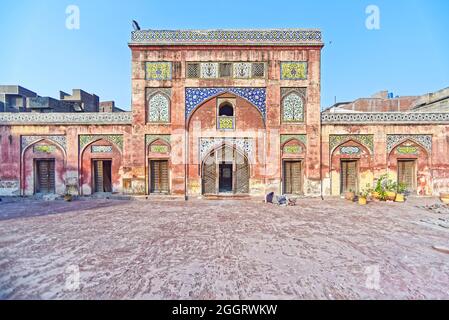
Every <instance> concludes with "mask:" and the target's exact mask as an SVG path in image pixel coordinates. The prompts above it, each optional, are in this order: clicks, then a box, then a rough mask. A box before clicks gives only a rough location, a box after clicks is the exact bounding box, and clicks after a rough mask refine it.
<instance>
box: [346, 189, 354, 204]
mask: <svg viewBox="0 0 449 320" xmlns="http://www.w3.org/2000/svg"><path fill="white" fill-rule="evenodd" d="M345 199H346V200H348V201H352V202H354V200H355V192H354V191H352V189H349V191H347V192H346V193H345Z"/></svg>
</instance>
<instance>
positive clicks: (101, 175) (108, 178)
mask: <svg viewBox="0 0 449 320" xmlns="http://www.w3.org/2000/svg"><path fill="white" fill-rule="evenodd" d="M93 166H94V175H93V177H94V183H93V185H94V188H95V192H97V193H111V192H112V160H94V162H93Z"/></svg>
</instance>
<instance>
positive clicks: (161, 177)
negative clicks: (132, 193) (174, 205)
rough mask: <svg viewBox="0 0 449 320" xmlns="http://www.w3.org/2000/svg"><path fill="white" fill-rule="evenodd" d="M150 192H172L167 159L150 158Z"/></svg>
mask: <svg viewBox="0 0 449 320" xmlns="http://www.w3.org/2000/svg"><path fill="white" fill-rule="evenodd" d="M150 193H156V194H168V193H170V191H169V182H168V161H167V160H150Z"/></svg>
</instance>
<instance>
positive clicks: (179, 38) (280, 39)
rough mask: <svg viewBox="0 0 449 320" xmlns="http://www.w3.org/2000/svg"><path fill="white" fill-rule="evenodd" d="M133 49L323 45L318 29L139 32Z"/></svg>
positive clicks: (134, 39)
mask: <svg viewBox="0 0 449 320" xmlns="http://www.w3.org/2000/svg"><path fill="white" fill-rule="evenodd" d="M129 45H130V46H133V45H139V46H142V45H145V46H176V45H189V46H190V45H200V46H204V45H213V46H217V45H223V46H322V45H323V42H322V35H321V31H320V30H318V29H269V30H139V31H133V32H132V33H131V42H130V43H129Z"/></svg>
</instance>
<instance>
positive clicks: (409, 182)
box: [398, 160, 417, 192]
mask: <svg viewBox="0 0 449 320" xmlns="http://www.w3.org/2000/svg"><path fill="white" fill-rule="evenodd" d="M415 163H416V161H415V160H399V161H398V183H404V184H405V185H406V186H407V190H408V191H410V192H415V191H416V182H417V178H416V169H415V168H416V165H415Z"/></svg>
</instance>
